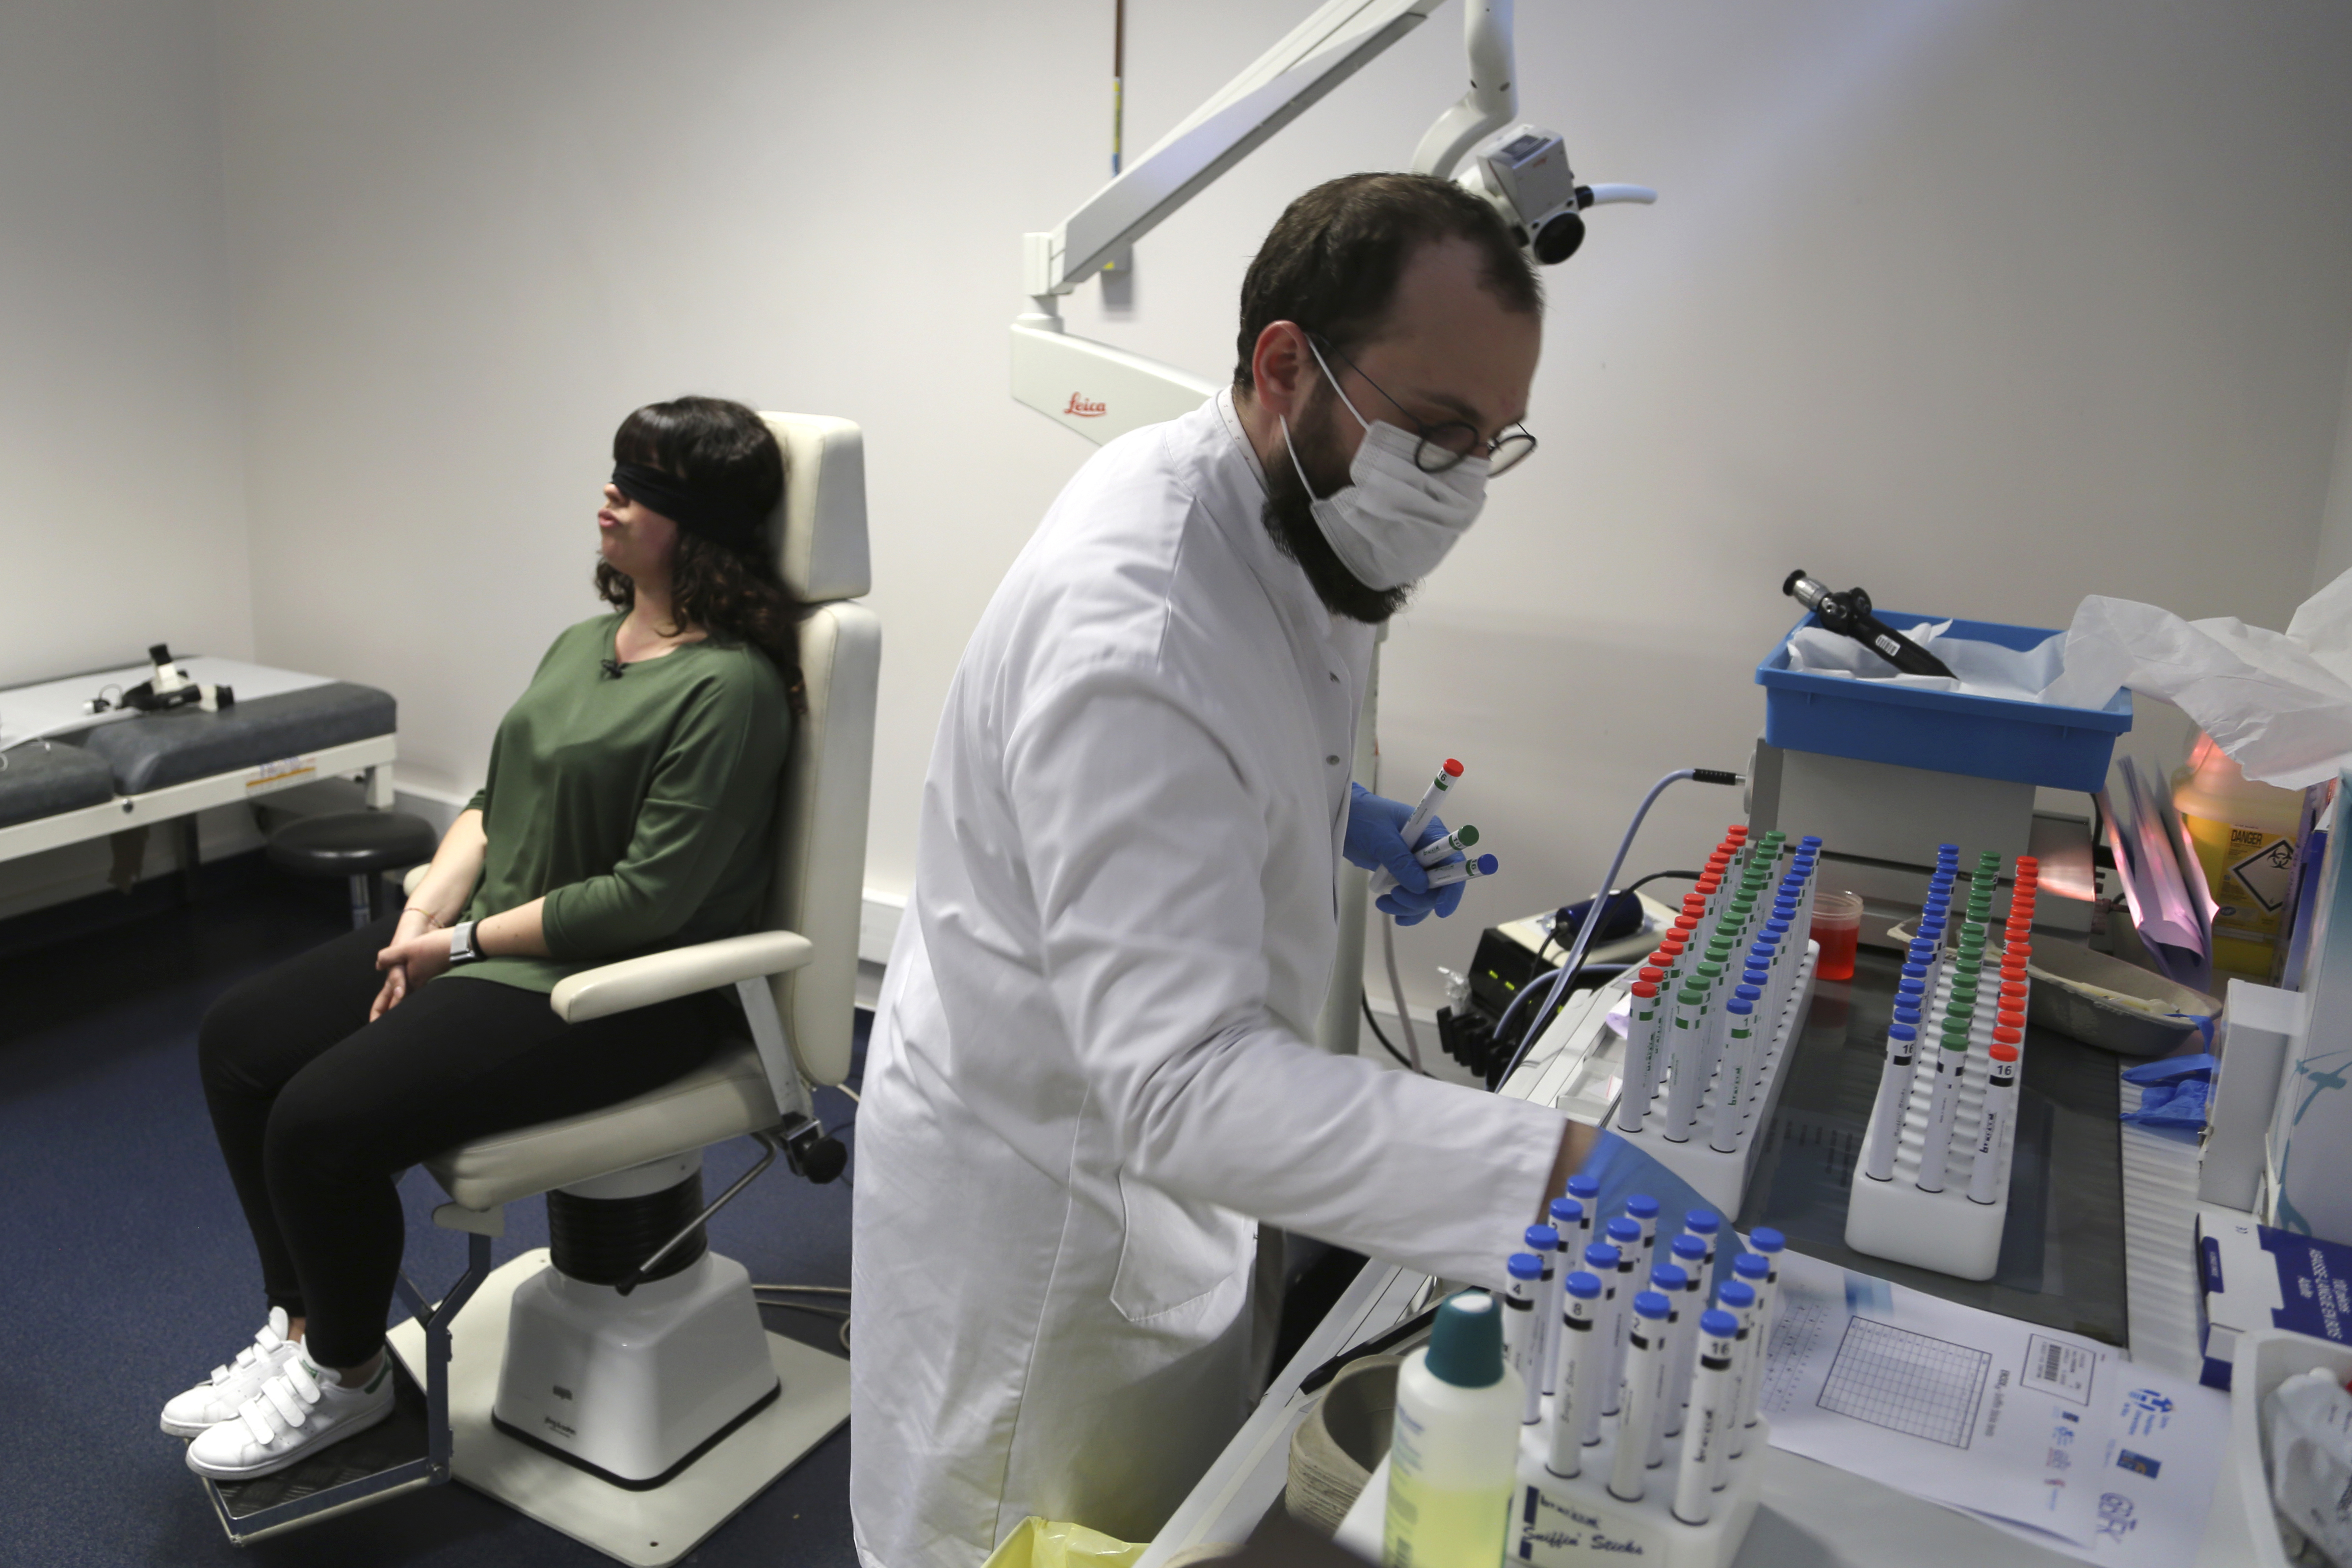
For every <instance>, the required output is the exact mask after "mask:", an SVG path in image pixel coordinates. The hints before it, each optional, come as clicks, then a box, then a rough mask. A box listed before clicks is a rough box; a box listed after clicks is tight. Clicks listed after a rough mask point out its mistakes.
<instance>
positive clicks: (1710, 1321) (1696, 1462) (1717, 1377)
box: [1383, 1307, 1739, 1562]
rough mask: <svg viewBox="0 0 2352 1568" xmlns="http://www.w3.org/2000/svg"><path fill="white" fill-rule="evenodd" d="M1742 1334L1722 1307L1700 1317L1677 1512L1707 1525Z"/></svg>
mask: <svg viewBox="0 0 2352 1568" xmlns="http://www.w3.org/2000/svg"><path fill="white" fill-rule="evenodd" d="M1738 1332H1739V1320H1738V1319H1737V1318H1735V1317H1733V1316H1732V1315H1731V1314H1730V1313H1728V1312H1727V1311H1725V1310H1723V1309H1721V1308H1720V1307H1717V1308H1714V1309H1712V1310H1708V1311H1706V1312H1703V1313H1701V1314H1700V1315H1699V1320H1698V1357H1697V1367H1696V1373H1695V1374H1694V1375H1693V1377H1692V1378H1691V1398H1690V1414H1689V1415H1688V1416H1687V1417H1685V1420H1684V1423H1683V1427H1684V1436H1683V1457H1682V1464H1681V1466H1680V1468H1678V1469H1677V1470H1676V1472H1675V1502H1674V1514H1675V1518H1676V1519H1678V1520H1680V1521H1683V1522H1684V1523H1685V1524H1705V1523H1706V1521H1707V1520H1708V1518H1709V1517H1710V1516H1711V1515H1712V1513H1713V1511H1714V1508H1715V1499H1714V1497H1713V1495H1712V1494H1713V1492H1714V1487H1713V1486H1712V1485H1711V1484H1710V1482H1709V1480H1708V1476H1709V1473H1710V1471H1711V1470H1712V1469H1713V1468H1714V1466H1715V1456H1716V1453H1717V1450H1718V1449H1720V1448H1721V1447H1723V1440H1724V1437H1725V1435H1726V1434H1725V1432H1724V1427H1725V1426H1726V1425H1727V1423H1728V1422H1729V1420H1730V1419H1731V1401H1730V1399H1729V1397H1728V1395H1729V1394H1730V1393H1731V1352H1732V1346H1733V1343H1734V1339H1735V1336H1736V1335H1738ZM1383 1561H1386V1559H1385V1558H1384V1559H1383ZM1464 1561H1465V1562H1466V1561H1468V1559H1466V1558H1465V1560H1464ZM1480 1561H1482V1562H1483V1561H1485V1560H1484V1559H1483V1558H1482V1559H1480Z"/></svg>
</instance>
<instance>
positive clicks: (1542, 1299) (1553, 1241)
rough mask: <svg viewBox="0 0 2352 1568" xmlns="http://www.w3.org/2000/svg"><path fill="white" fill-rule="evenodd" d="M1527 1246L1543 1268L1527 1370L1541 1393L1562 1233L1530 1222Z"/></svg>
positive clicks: (1548, 1356) (1549, 1345)
mask: <svg viewBox="0 0 2352 1568" xmlns="http://www.w3.org/2000/svg"><path fill="white" fill-rule="evenodd" d="M1527 1247H1528V1251H1529V1252H1532V1253H1534V1254H1535V1255H1536V1262H1537V1264H1538V1266H1539V1267H1540V1268H1541V1270H1542V1272H1540V1273H1539V1274H1538V1275H1537V1276H1536V1302H1537V1304H1538V1307H1540V1308H1541V1309H1542V1310H1539V1311H1538V1312H1537V1313H1536V1342H1535V1348H1534V1350H1533V1352H1532V1353H1530V1354H1529V1355H1528V1371H1529V1372H1532V1373H1534V1374H1535V1377H1534V1381H1535V1384H1536V1391H1537V1393H1538V1394H1541V1393H1542V1392H1543V1370H1544V1367H1545V1365H1546V1363H1549V1361H1550V1360H1551V1354H1552V1340H1553V1329H1552V1323H1551V1317H1552V1305H1553V1302H1552V1298H1553V1297H1554V1296H1556V1295H1558V1294H1559V1264H1560V1257H1559V1232H1558V1231H1556V1230H1554V1229H1553V1228H1552V1227H1551V1226H1548V1225H1531V1226H1528V1231H1527Z"/></svg>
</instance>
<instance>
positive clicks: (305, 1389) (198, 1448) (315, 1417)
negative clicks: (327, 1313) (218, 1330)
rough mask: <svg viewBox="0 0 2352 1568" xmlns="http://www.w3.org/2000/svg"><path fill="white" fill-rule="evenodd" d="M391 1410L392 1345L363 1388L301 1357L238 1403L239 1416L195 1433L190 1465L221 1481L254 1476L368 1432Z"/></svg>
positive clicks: (288, 1363)
mask: <svg viewBox="0 0 2352 1568" xmlns="http://www.w3.org/2000/svg"><path fill="white" fill-rule="evenodd" d="M391 1414H392V1352H391V1351H390V1350H388V1349H387V1350H386V1351H385V1352H383V1359H382V1360H381V1361H380V1362H379V1363H377V1365H376V1369H375V1375H374V1376H373V1377H371V1378H370V1379H368V1382H367V1386H366V1387H364V1388H345V1387H344V1386H343V1380H342V1377H341V1374H340V1373H332V1372H329V1371H328V1370H326V1369H325V1368H324V1367H321V1366H319V1365H317V1364H316V1363H313V1362H312V1361H311V1360H310V1357H309V1356H307V1355H298V1356H295V1357H293V1358H292V1359H290V1360H289V1361H288V1362H287V1363H286V1367H285V1370H284V1371H282V1372H280V1373H278V1375H277V1376H275V1377H273V1378H270V1379H269V1380H268V1382H266V1383H264V1384H262V1385H261V1392H260V1393H259V1394H256V1395H255V1396H254V1397H253V1398H251V1399H248V1400H247V1401H246V1402H245V1403H244V1405H240V1406H239V1407H238V1409H237V1413H236V1419H235V1420H233V1421H224V1422H222V1423H220V1424H219V1425H218V1426H207V1427H205V1429H204V1430H203V1431H202V1432H199V1433H197V1434H196V1440H195V1441H194V1442H193V1443H191V1444H189V1445H188V1468H190V1469H192V1470H194V1471H195V1472H196V1474H198V1475H200V1476H210V1477H211V1478H212V1479H215V1480H216V1481H242V1480H249V1479H252V1478H253V1477H255V1476H266V1475H268V1474H270V1473H271V1472H273V1471H276V1470H282V1469H284V1468H286V1467H287V1466H289V1465H290V1464H292V1463H294V1462H295V1461H296V1460H297V1459H299V1458H303V1457H304V1456H305V1455H309V1454H313V1453H316V1452H317V1451H318V1450H320V1448H323V1447H326V1446H327V1445H328V1444H330V1443H338V1442H341V1440H342V1439H344V1438H345V1437H349V1436H352V1435H353V1434H354V1433H359V1432H364V1431H366V1430H367V1429H368V1428H369V1427H371V1426H374V1425H375V1424H376V1423H377V1422H379V1421H382V1420H383V1418H384V1417H385V1416H387V1415H391Z"/></svg>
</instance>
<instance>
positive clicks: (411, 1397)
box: [204, 1366, 448, 1546]
mask: <svg viewBox="0 0 2352 1568" xmlns="http://www.w3.org/2000/svg"><path fill="white" fill-rule="evenodd" d="M393 1381H394V1389H395V1393H394V1398H393V1412H392V1415H390V1416H389V1417H388V1418H387V1419H385V1420H383V1421H381V1422H378V1423H377V1424H376V1425H375V1426H371V1427H369V1428H368V1429H367V1430H366V1431H364V1432H359V1433H354V1434H353V1435H352V1436H349V1437H347V1438H345V1439H344V1440H343V1441H341V1442H340V1443H336V1444H334V1445H332V1446H331V1447H325V1448H321V1449H320V1451H319V1452H317V1453H315V1454H313V1455H311V1456H310V1458H306V1459H303V1460H302V1461H300V1462H299V1463H298V1464H293V1465H289V1466H288V1467H287V1468H284V1469H282V1470H279V1471H278V1472H277V1473H275V1474H274V1475H267V1476H257V1477H255V1478H254V1479H252V1480H249V1481H215V1480H209V1479H207V1480H206V1481H205V1483H204V1485H205V1492H206V1493H207V1494H208V1495H209V1496H210V1497H211V1498H212V1503H213V1511H214V1512H215V1514H217V1515H218V1516H219V1518H220V1521H221V1528H222V1529H223V1530H225V1531H227V1532H228V1538H229V1539H230V1540H231V1541H233V1542H236V1544H238V1545H240V1546H243V1545H246V1544H247V1543H249V1542H255V1541H259V1540H262V1539H263V1538H265V1537H267V1536H272V1535H277V1534H279V1533H281V1532H282V1531H289V1530H295V1529H299V1528H300V1527H301V1526H303V1525H307V1524H316V1523H318V1522H319V1521H320V1520H324V1519H331V1518H332V1517H334V1516H335V1515H337V1514H340V1513H349V1512H351V1511H352V1510H354V1509H360V1508H366V1507H369V1506H371V1505H373V1504H375V1503H379V1502H382V1501H383V1500H386V1499H387V1498H394V1497H397V1496H399V1495H400V1494H401V1493H402V1492H405V1491H414V1490H415V1489H418V1488H420V1487H429V1486H435V1485H437V1484H439V1483H440V1482H442V1481H445V1480H446V1479H448V1477H447V1476H446V1474H443V1475H439V1476H436V1475H435V1474H434V1473H433V1466H432V1460H431V1458H430V1452H429V1444H428V1442H427V1432H426V1420H425V1394H424V1393H423V1391H421V1390H420V1389H418V1388H417V1386H416V1384H415V1382H414V1381H413V1380H412V1379H411V1378H410V1377H409V1376H408V1373H407V1372H406V1370H405V1369H404V1368H402V1367H397V1366H395V1367H394V1373H393Z"/></svg>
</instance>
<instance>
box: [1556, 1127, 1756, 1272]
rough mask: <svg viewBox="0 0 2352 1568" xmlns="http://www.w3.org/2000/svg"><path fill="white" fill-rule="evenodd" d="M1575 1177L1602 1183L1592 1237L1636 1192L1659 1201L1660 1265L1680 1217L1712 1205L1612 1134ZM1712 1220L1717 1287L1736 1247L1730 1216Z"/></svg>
mask: <svg viewBox="0 0 2352 1568" xmlns="http://www.w3.org/2000/svg"><path fill="white" fill-rule="evenodd" d="M1578 1174H1579V1175H1584V1176H1591V1178H1592V1179H1593V1180H1594V1181H1596V1182H1599V1183H1600V1184H1601V1195H1600V1197H1599V1198H1598V1199H1597V1200H1595V1202H1596V1205H1597V1207H1598V1210H1599V1213H1600V1215H1601V1223H1600V1224H1599V1225H1596V1226H1593V1227H1592V1231H1593V1234H1594V1235H1595V1236H1596V1237H1597V1236H1599V1235H1600V1234H1601V1229H1602V1227H1603V1226H1607V1225H1608V1223H1609V1222H1610V1221H1611V1220H1612V1219H1614V1218H1616V1217H1617V1216H1618V1215H1621V1214H1623V1213H1624V1212H1625V1200H1626V1199H1627V1198H1630V1197H1632V1196H1633V1194H1635V1193H1647V1194H1649V1195H1650V1196H1652V1197H1654V1198H1655V1199H1657V1200H1658V1247H1657V1257H1658V1260H1659V1261H1661V1262H1664V1261H1665V1258H1666V1254H1667V1249H1668V1248H1669V1247H1672V1246H1673V1244H1674V1239H1675V1237H1678V1236H1680V1235H1681V1234H1682V1233H1683V1216H1684V1215H1686V1214H1688V1213H1689V1212H1690V1211H1691V1210H1693V1209H1700V1208H1703V1209H1712V1208H1714V1206H1715V1205H1712V1204H1710V1203H1708V1202H1707V1201H1706V1199H1705V1198H1703V1197H1701V1196H1699V1194H1698V1189H1697V1188H1696V1187H1694V1186H1692V1185H1691V1184H1689V1183H1688V1182H1685V1181H1684V1180H1683V1179H1682V1178H1681V1177H1680V1176H1677V1175H1675V1173H1673V1172H1672V1171H1669V1170H1668V1169H1666V1167H1665V1166H1664V1165H1663V1164H1661V1163H1659V1162H1658V1160H1657V1158H1656V1157H1655V1156H1654V1155H1652V1154H1651V1153H1649V1152H1647V1151H1646V1150H1643V1149H1640V1148H1637V1147H1635V1146H1634V1144H1633V1142H1631V1141H1630V1140H1628V1139H1624V1138H1621V1137H1619V1136H1618V1135H1617V1134H1616V1133H1614V1132H1612V1131H1602V1132H1601V1142H1598V1143H1596V1144H1595V1145H1593V1149H1592V1152H1591V1154H1590V1155H1589V1156H1587V1157H1586V1159H1585V1162H1584V1164H1583V1166H1582V1168H1581V1169H1580V1170H1579V1171H1578ZM1552 1195H1553V1196H1554V1197H1557V1196H1559V1194H1557V1193H1555V1194H1552ZM1717 1217H1718V1218H1720V1219H1721V1220H1722V1221H1723V1229H1722V1231H1721V1233H1720V1234H1719V1237H1718V1238H1717V1242H1716V1247H1715V1283H1716V1284H1717V1285H1720V1284H1721V1283H1723V1281H1725V1280H1726V1279H1730V1278H1731V1260H1732V1259H1733V1258H1737V1257H1738V1256H1739V1251H1740V1247H1739V1243H1738V1241H1737V1240H1736V1239H1735V1238H1734V1237H1733V1236H1732V1232H1731V1216H1730V1215H1718V1216H1717ZM1577 1267H1579V1268H1582V1267H1583V1265H1582V1263H1581V1262H1580V1263H1579V1264H1578V1265H1577ZM1649 1288H1650V1286H1649V1281H1648V1280H1647V1279H1644V1280H1643V1282H1642V1289H1644V1290H1646V1289H1649ZM1714 1295H1715V1293H1714V1289H1713V1288H1712V1287H1710V1288H1709V1289H1708V1291H1707V1299H1708V1300H1714Z"/></svg>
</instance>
